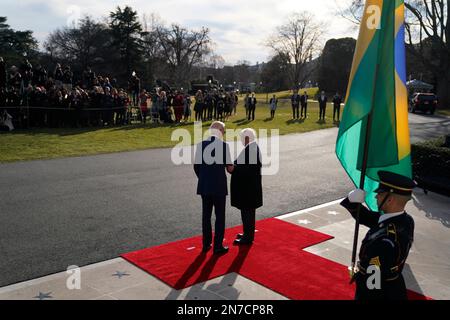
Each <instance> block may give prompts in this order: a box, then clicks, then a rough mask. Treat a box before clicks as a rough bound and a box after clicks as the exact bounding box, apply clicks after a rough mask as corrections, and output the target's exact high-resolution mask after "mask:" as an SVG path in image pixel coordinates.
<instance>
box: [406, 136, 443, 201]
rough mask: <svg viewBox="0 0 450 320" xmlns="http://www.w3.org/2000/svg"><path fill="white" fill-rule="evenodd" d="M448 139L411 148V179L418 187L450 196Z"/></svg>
mask: <svg viewBox="0 0 450 320" xmlns="http://www.w3.org/2000/svg"><path fill="white" fill-rule="evenodd" d="M449 142H450V137H449V136H447V137H440V138H437V139H433V140H429V141H426V142H421V143H417V144H413V145H412V146H411V156H412V167H413V177H414V179H415V180H416V182H417V183H418V184H419V187H421V188H424V189H426V190H430V191H434V192H437V193H440V194H444V195H447V196H450V143H449Z"/></svg>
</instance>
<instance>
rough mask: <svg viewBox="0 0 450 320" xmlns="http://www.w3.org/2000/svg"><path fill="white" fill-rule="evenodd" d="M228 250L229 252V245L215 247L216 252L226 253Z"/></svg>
mask: <svg viewBox="0 0 450 320" xmlns="http://www.w3.org/2000/svg"><path fill="white" fill-rule="evenodd" d="M227 252H228V247H222V248H218V249H214V254H225V253H227Z"/></svg>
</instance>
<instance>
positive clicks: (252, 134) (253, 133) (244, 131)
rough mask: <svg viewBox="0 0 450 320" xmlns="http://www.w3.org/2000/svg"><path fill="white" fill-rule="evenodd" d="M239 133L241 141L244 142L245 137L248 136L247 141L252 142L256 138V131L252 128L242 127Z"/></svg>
mask: <svg viewBox="0 0 450 320" xmlns="http://www.w3.org/2000/svg"><path fill="white" fill-rule="evenodd" d="M240 135H241V140H242V143H244V142H245V138H246V137H248V140H249V143H252V142H253V141H255V140H256V131H255V130H254V129H252V128H245V129H242V131H241V133H240Z"/></svg>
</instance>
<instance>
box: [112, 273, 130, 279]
mask: <svg viewBox="0 0 450 320" xmlns="http://www.w3.org/2000/svg"><path fill="white" fill-rule="evenodd" d="M112 276H113V277H118V278H119V279H122V277H125V276H129V274H128V273H126V272H122V271H116V273H115V274H113V275H112Z"/></svg>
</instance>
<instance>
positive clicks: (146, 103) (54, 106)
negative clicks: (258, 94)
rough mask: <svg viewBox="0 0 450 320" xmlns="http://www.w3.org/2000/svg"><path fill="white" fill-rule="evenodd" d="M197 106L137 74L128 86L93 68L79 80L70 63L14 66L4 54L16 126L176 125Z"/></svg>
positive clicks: (2, 79) (4, 102)
mask: <svg viewBox="0 0 450 320" xmlns="http://www.w3.org/2000/svg"><path fill="white" fill-rule="evenodd" d="M206 96H207V99H206V102H207V106H208V108H209V103H210V102H209V100H212V97H214V101H217V100H222V98H221V97H222V95H219V94H214V95H213V94H212V93H208V94H206ZM216 97H218V98H217V99H216ZM191 104H192V101H191V97H190V95H189V94H187V93H184V92H181V91H172V90H166V91H164V90H163V89H162V88H160V87H156V88H153V90H151V91H147V90H145V89H143V88H142V87H141V81H140V79H139V77H138V76H137V74H136V73H135V72H133V74H132V75H131V77H130V79H129V81H128V84H127V87H126V88H120V87H119V86H118V84H117V80H116V79H111V80H110V79H109V78H108V77H105V76H101V75H96V74H95V72H93V71H92V69H91V68H87V69H86V70H85V71H84V72H83V73H82V76H81V77H78V78H76V77H74V74H73V72H72V70H71V68H70V66H64V67H63V66H61V65H60V64H57V65H56V67H55V69H54V71H53V72H48V71H47V70H46V69H45V68H44V67H42V66H41V65H37V66H35V67H34V66H32V65H31V63H30V62H29V61H28V60H27V59H24V61H23V63H22V64H21V65H20V67H16V66H11V67H10V68H8V67H7V65H6V63H5V61H4V60H3V58H1V57H0V112H1V113H2V114H3V113H4V111H5V112H6V113H7V114H8V119H12V122H13V123H14V125H15V126H16V127H21V128H26V127H44V126H45V127H67V126H72V127H80V126H108V125H125V124H129V123H131V122H132V121H133V120H137V121H140V122H144V123H145V122H146V120H147V118H148V117H150V119H152V120H154V121H155V122H158V123H174V122H180V121H182V120H183V119H184V120H185V121H187V120H188V119H190V117H191ZM235 108H236V106H234V110H235ZM200 109H201V110H205V113H204V114H205V115H204V116H203V115H202V117H201V119H206V118H207V117H208V116H209V117H211V115H210V114H208V113H207V110H208V109H207V108H205V107H203V104H202V102H201V101H198V102H197V103H196V110H200ZM219 109H220V108H219ZM6 113H5V114H6ZM202 114H203V112H202ZM5 117H6V116H5ZM214 117H215V116H214Z"/></svg>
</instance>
